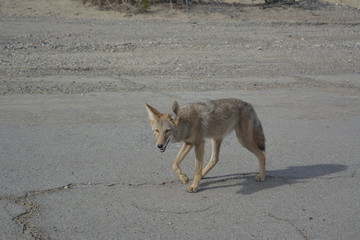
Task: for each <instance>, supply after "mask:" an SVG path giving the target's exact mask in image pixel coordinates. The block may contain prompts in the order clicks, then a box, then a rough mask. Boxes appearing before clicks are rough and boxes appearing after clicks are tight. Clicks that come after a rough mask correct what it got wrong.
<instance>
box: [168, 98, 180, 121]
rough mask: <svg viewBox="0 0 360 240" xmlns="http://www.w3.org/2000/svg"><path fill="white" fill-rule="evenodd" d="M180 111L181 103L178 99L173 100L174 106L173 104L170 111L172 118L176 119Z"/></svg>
mask: <svg viewBox="0 0 360 240" xmlns="http://www.w3.org/2000/svg"><path fill="white" fill-rule="evenodd" d="M178 113H179V104H178V102H177V101H175V102H173V104H172V106H171V111H170V118H171V120H173V119H175V118H176V117H177V115H178Z"/></svg>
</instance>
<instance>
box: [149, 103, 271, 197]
mask: <svg viewBox="0 0 360 240" xmlns="http://www.w3.org/2000/svg"><path fill="white" fill-rule="evenodd" d="M146 109H147V112H148V114H149V118H150V125H151V127H152V129H153V131H154V133H155V136H156V145H157V147H158V149H159V150H160V151H161V152H164V151H165V150H166V147H167V144H168V143H169V142H170V141H172V142H180V141H182V142H183V146H182V147H181V149H180V151H179V153H178V155H177V157H176V159H175V161H174V162H173V169H174V171H175V172H176V173H177V174H178V176H179V178H180V180H181V181H182V182H183V183H188V182H189V178H188V177H187V176H186V175H185V174H184V173H183V172H182V171H181V169H180V163H181V161H182V160H183V159H184V158H185V156H186V155H187V154H188V152H189V151H190V150H191V149H192V148H193V147H195V157H196V159H195V176H194V181H193V183H192V184H191V185H190V186H189V187H187V191H188V192H195V191H196V190H197V189H198V187H199V182H200V180H201V178H202V177H204V176H205V175H206V174H207V173H208V172H209V171H210V170H211V169H212V168H213V167H214V166H215V165H216V163H217V162H218V161H219V152H220V146H221V143H222V141H223V139H224V138H225V137H226V135H228V134H229V133H230V132H232V131H233V130H235V132H236V136H237V138H238V140H239V142H240V143H241V145H242V146H244V147H245V148H246V149H248V150H249V151H250V152H252V153H254V154H255V156H256V157H257V158H258V160H259V164H260V167H259V174H258V175H257V176H256V178H255V179H256V180H257V181H264V180H265V161H266V159H265V154H264V153H265V136H264V134H263V129H262V126H261V123H260V120H259V119H258V117H257V115H256V112H255V110H254V108H253V107H252V105H251V104H249V103H246V102H243V101H241V100H239V99H235V98H228V99H218V100H212V101H208V102H199V103H193V104H190V105H188V106H185V107H182V108H179V104H178V103H177V102H176V101H175V102H174V103H173V105H172V107H171V110H170V111H169V112H167V113H165V114H162V113H160V112H159V111H157V110H156V109H155V108H153V107H151V106H149V105H148V104H146ZM205 138H211V139H212V154H211V159H210V161H209V163H208V164H207V166H206V167H205V168H203V159H204V143H205Z"/></svg>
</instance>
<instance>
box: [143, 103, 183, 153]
mask: <svg viewBox="0 0 360 240" xmlns="http://www.w3.org/2000/svg"><path fill="white" fill-rule="evenodd" d="M145 106H146V110H147V112H148V114H149V118H150V125H151V128H152V130H153V131H154V134H155V137H156V146H157V148H158V149H159V151H160V152H165V150H166V147H167V145H168V143H169V142H170V141H171V140H175V138H176V136H177V129H176V126H177V125H178V122H179V117H178V112H179V104H178V103H177V102H176V101H175V102H174V103H173V105H172V107H171V109H170V111H169V112H167V113H165V114H162V113H160V112H159V111H158V110H156V109H155V108H153V107H151V106H149V105H148V104H145Z"/></svg>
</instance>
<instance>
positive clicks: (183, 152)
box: [172, 143, 193, 184]
mask: <svg viewBox="0 0 360 240" xmlns="http://www.w3.org/2000/svg"><path fill="white" fill-rule="evenodd" d="M192 147H193V145H192V144H189V143H184V144H183V145H182V147H181V149H180V151H179V153H178V155H177V156H176V159H175V161H174V163H173V165H172V167H173V169H174V171H175V172H176V174H177V175H178V176H179V178H180V180H181V182H182V183H185V184H186V183H188V182H189V178H188V177H187V176H186V175H185V174H184V173H183V172H182V171H181V169H180V163H181V161H182V160H184V158H185V156H186V155H187V154H188V153H189V151H190V150H191V149H192Z"/></svg>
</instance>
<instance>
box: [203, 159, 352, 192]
mask: <svg viewBox="0 0 360 240" xmlns="http://www.w3.org/2000/svg"><path fill="white" fill-rule="evenodd" d="M346 169H347V166H345V165H341V164H316V165H308V166H291V167H288V168H286V169H280V170H269V171H267V178H266V180H265V182H257V181H255V179H254V178H255V175H256V174H257V173H255V172H254V173H239V174H229V175H223V176H215V177H205V178H203V182H202V183H201V184H200V188H199V190H198V191H199V192H201V191H205V190H210V189H216V188H227V187H235V186H241V189H240V190H239V191H237V192H236V193H240V194H252V193H255V192H259V191H261V190H264V189H269V188H275V187H279V186H282V185H289V184H296V183H302V182H305V181H306V179H311V178H318V177H322V176H326V175H330V174H333V173H337V172H341V171H344V170H346Z"/></svg>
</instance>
